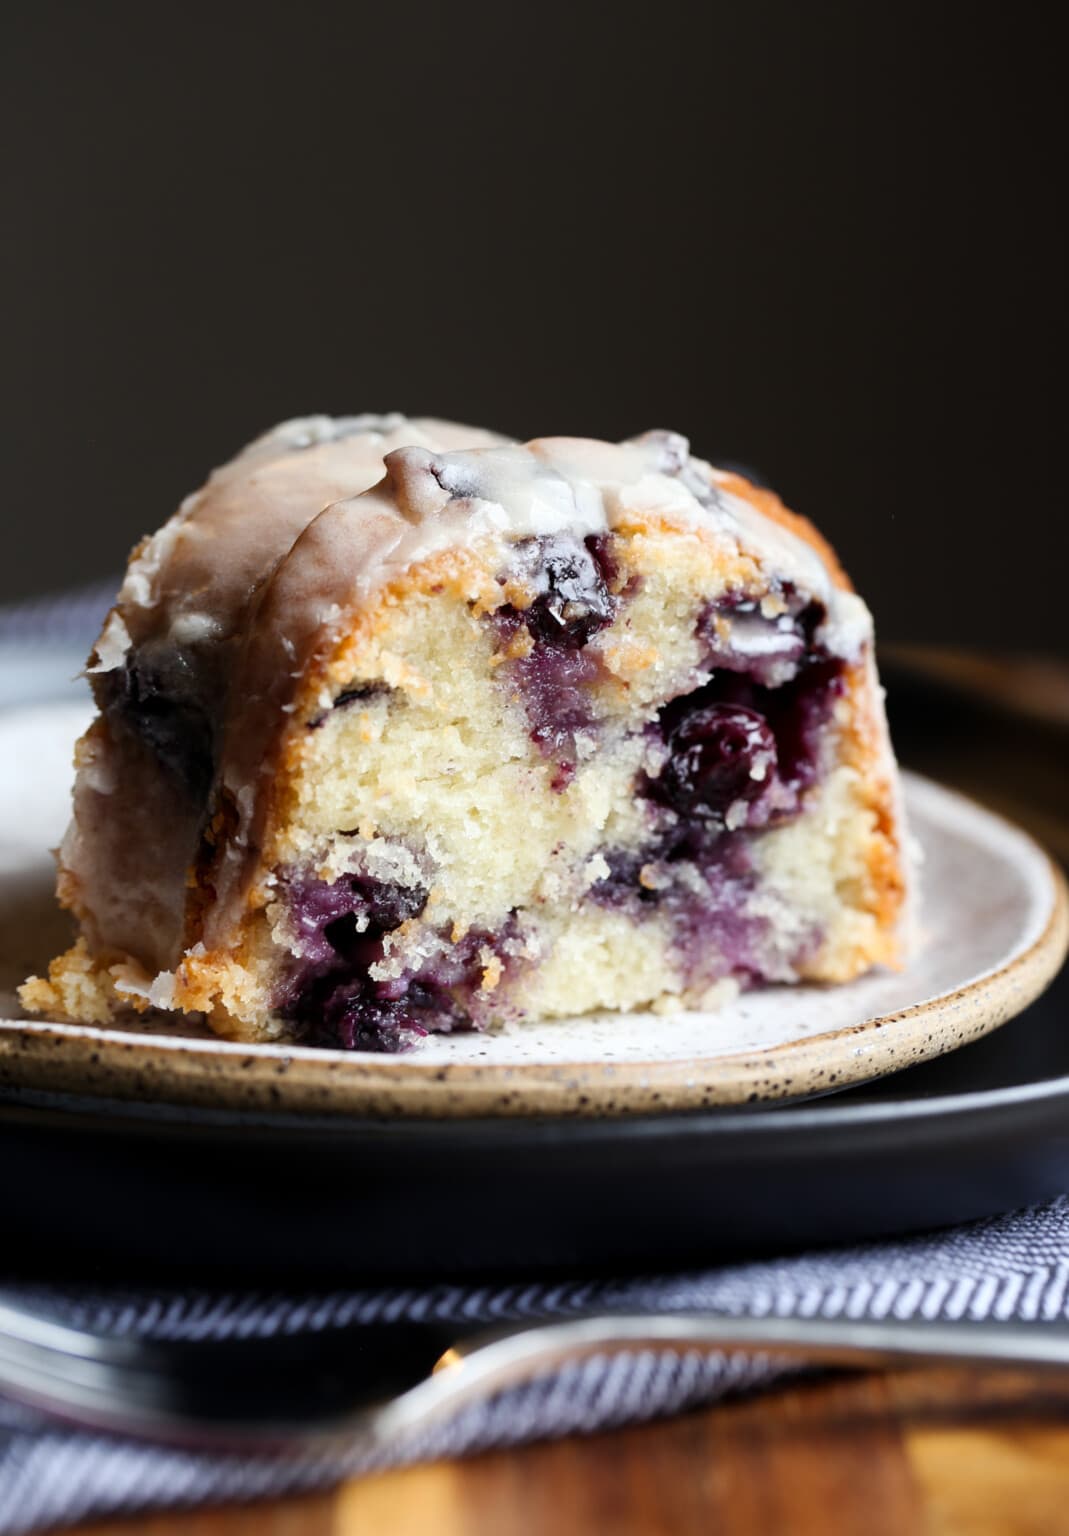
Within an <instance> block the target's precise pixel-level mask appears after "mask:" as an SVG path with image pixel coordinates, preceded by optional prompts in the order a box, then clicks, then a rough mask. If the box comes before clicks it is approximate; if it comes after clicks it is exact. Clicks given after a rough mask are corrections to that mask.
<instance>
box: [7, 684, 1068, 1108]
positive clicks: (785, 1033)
mask: <svg viewBox="0 0 1069 1536" xmlns="http://www.w3.org/2000/svg"><path fill="white" fill-rule="evenodd" d="M83 723H84V712H83V711H81V710H78V709H76V708H74V709H72V708H70V707H68V706H48V707H43V706H42V707H40V708H37V709H30V710H21V711H17V712H12V713H10V714H8V715H6V716H3V717H0V935H2V938H0V1084H7V1085H17V1086H20V1087H29V1088H33V1089H47V1090H54V1091H59V1092H67V1093H70V1092H77V1093H80V1094H90V1095H94V1094H95V1095H105V1096H108V1097H110V1098H117V1099H126V1098H136V1099H139V1100H141V1101H142V1102H144V1101H146V1100H147V1101H153V1102H158V1103H170V1104H194V1105H208V1106H215V1107H218V1108H222V1109H229V1110H233V1109H255V1110H259V1111H264V1110H266V1111H280V1110H281V1111H286V1112H298V1113H307V1112H327V1113H337V1114H345V1115H350V1116H351V1115H363V1116H368V1115H370V1116H378V1115H390V1116H404V1117H411V1116H424V1117H425V1116H431V1117H446V1116H448V1117H458V1116H459V1117H474V1116H487V1115H492V1116H510V1117H514V1116H518V1115H535V1114H537V1115H547V1114H549V1115H562V1114H563V1115H582V1116H587V1117H590V1116H594V1117H600V1116H605V1115H614V1114H623V1113H641V1112H644V1113H650V1112H660V1111H663V1110H668V1109H672V1110H681V1109H695V1108H700V1107H703V1106H707V1105H732V1104H744V1103H748V1102H754V1101H759V1100H773V1099H784V1098H792V1097H798V1096H804V1095H809V1094H814V1093H823V1092H826V1091H828V1090H830V1089H837V1088H841V1087H845V1086H847V1085H849V1084H851V1083H857V1082H861V1081H864V1080H867V1079H871V1078H874V1077H877V1076H880V1075H882V1074H886V1073H889V1072H893V1071H895V1070H897V1069H898V1068H901V1067H905V1066H909V1065H912V1064H915V1063H917V1062H920V1061H925V1060H927V1059H929V1058H931V1057H934V1056H938V1055H941V1054H942V1053H944V1052H947V1051H950V1050H953V1049H954V1048H955V1047H957V1046H960V1045H962V1044H964V1043H965V1042H967V1041H971V1040H975V1039H977V1038H978V1037H979V1036H981V1035H984V1034H986V1033H988V1032H989V1031H990V1030H993V1029H995V1028H997V1027H998V1026H999V1025H1000V1024H1002V1023H1004V1022H1005V1021H1006V1020H1007V1019H1009V1018H1011V1017H1012V1016H1013V1015H1014V1014H1017V1013H1019V1012H1020V1011H1021V1010H1022V1009H1023V1008H1024V1007H1026V1006H1027V1004H1028V1003H1030V1002H1031V1001H1032V1000H1033V999H1034V998H1035V997H1036V996H1037V995H1038V994H1039V993H1040V992H1041V991H1042V989H1043V988H1044V987H1045V986H1046V984H1047V983H1048V981H1049V980H1050V979H1051V977H1052V976H1053V975H1054V973H1055V971H1056V970H1057V969H1058V966H1059V965H1060V963H1061V961H1062V959H1063V957H1064V954H1065V949H1066V936H1067V926H1069V924H1067V903H1066V894H1065V887H1064V883H1063V881H1062V879H1061V876H1060V875H1059V874H1058V873H1057V872H1056V870H1055V869H1054V867H1053V866H1052V864H1051V863H1050V861H1049V859H1048V858H1047V856H1046V855H1045V854H1044V853H1043V852H1042V851H1041V850H1040V849H1039V848H1038V847H1037V846H1036V845H1035V843H1033V842H1032V841H1031V839H1029V838H1028V837H1027V836H1026V835H1025V834H1024V833H1022V832H1020V831H1018V830H1017V829H1015V828H1014V827H1012V826H1009V825H1008V824H1007V823H1005V822H1004V821H1001V820H1000V819H998V818H997V817H995V816H993V815H991V814H990V813H988V812H986V811H984V810H981V809H980V808H979V807H978V806H976V805H974V804H972V803H971V802H969V801H967V800H965V799H963V798H962V797H960V796H958V795H955V794H953V793H951V792H949V791H947V790H945V789H941V788H939V787H938V786H936V785H934V784H932V783H929V782H927V781H925V780H922V779H917V778H913V777H908V778H907V784H906V794H907V806H908V813H909V817H910V823H911V826H912V830H913V833H914V835H915V837H916V839H917V842H918V844H919V846H920V848H921V850H922V853H923V859H924V862H923V869H922V876H921V902H920V911H919V928H920V936H919V944H918V949H917V953H916V955H915V958H914V959H913V961H912V963H911V964H910V966H909V968H908V970H907V971H906V972H905V973H903V974H900V975H894V974H889V973H874V974H872V975H869V976H866V977H864V978H862V979H861V980H859V981H857V982H853V983H851V984H849V985H847V986H841V987H815V986H802V987H781V988H771V989H767V990H765V991H761V992H756V993H752V994H749V995H746V996H744V997H743V998H741V999H740V1000H739V1001H738V1002H736V1003H735V1004H733V1005H731V1006H729V1007H727V1008H725V1009H723V1010H722V1011H720V1012H718V1013H713V1014H705V1013H693V1012H690V1013H680V1014H677V1015H673V1016H667V1017H664V1016H657V1015H650V1014H622V1015H621V1014H601V1015H591V1016H586V1017H583V1018H576V1019H567V1020H560V1021H556V1022H553V1023H551V1024H541V1025H529V1026H523V1027H516V1028H513V1029H509V1030H505V1031H502V1032H501V1033H496V1034H486V1035H456V1036H441V1037H437V1038H431V1039H429V1040H427V1041H426V1042H424V1043H422V1044H421V1045H420V1046H419V1047H417V1048H416V1049H415V1050H414V1051H412V1052H410V1053H408V1054H407V1055H404V1056H398V1057H390V1056H382V1055H371V1054H364V1053H348V1052H337V1051H325V1050H313V1049H309V1048H301V1047H295V1046H279V1045H271V1046H259V1047H249V1046H245V1045H237V1044H233V1043H230V1042H225V1041H222V1040H218V1039H215V1038H214V1037H212V1036H210V1035H207V1034H206V1033H205V1032H204V1031H197V1030H194V1029H189V1030H185V1031H183V1030H181V1029H180V1028H176V1026H175V1024H174V1022H173V1021H171V1020H166V1021H160V1022H157V1023H145V1022H144V1021H138V1022H137V1023H136V1024H133V1025H131V1026H130V1027H129V1028H110V1029H95V1028H88V1027H81V1026H71V1025H63V1024H54V1023H49V1022H47V1021H41V1020H30V1019H27V1018H25V1017H23V1016H21V1015H20V1010H19V1009H18V1005H17V1002H16V1001H15V998H14V993H13V988H14V985H15V983H16V982H17V981H18V980H19V979H21V978H22V977H23V976H24V975H25V974H26V973H27V972H28V971H30V970H32V969H35V968H40V967H41V966H42V965H43V963H44V962H45V961H46V960H47V958H48V956H49V954H51V953H53V952H55V950H56V949H57V948H58V947H60V946H61V944H62V943H63V942H64V937H65V935H64V920H63V919H62V917H61V916H60V915H59V914H57V913H56V911H55V909H54V905H53V903H52V899H51V871H50V863H49V859H48V855H47V852H46V850H47V849H48V848H49V846H51V845H54V844H55V843H56V842H57V841H58V839H59V837H60V835H61V833H62V829H63V825H64V822H65V818H66V811H67V795H68V790H69V780H70V768H69V763H70V748H71V743H72V741H73V739H74V736H75V734H76V732H77V731H78V730H79V729H80V728H81V726H82V724H83Z"/></svg>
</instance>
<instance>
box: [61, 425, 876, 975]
mask: <svg viewBox="0 0 1069 1536" xmlns="http://www.w3.org/2000/svg"><path fill="white" fill-rule="evenodd" d="M743 484H744V482H739V481H738V480H736V479H735V477H733V476H730V475H726V474H722V473H721V472H720V471H717V470H715V469H713V468H712V467H711V466H709V465H708V464H706V463H704V462H703V461H701V460H698V459H695V458H692V457H691V456H690V453H689V447H688V444H687V441H686V439H685V438H683V437H681V436H679V435H678V434H676V433H672V432H664V431H658V432H649V433H646V434H644V435H643V436H642V437H639V438H635V439H632V440H631V441H629V442H625V443H621V444H610V443H605V442H599V441H594V440H590V439H583V438H569V437H555V438H541V439H536V440H535V441H533V442H530V443H527V444H523V445H521V444H516V443H512V442H510V441H508V440H507V439H505V438H503V437H501V436H499V435H497V434H496V433H493V432H488V431H484V430H481V429H478V428H474V427H467V426H460V425H457V424H454V423H449V422H443V421H437V420H432V419H425V418H420V419H415V420H408V419H406V418H405V417H403V416H400V415H390V416H355V417H339V418H331V417H326V416H313V417H306V418H301V419H298V420H295V421H290V422H286V423H283V424H282V425H281V426H279V427H276V428H274V430H272V431H271V432H268V433H267V434H265V435H264V436H263V437H261V438H258V439H257V440H256V441H255V442H253V443H252V444H251V445H250V446H249V447H247V448H245V449H244V450H243V451H242V452H241V453H240V454H238V456H237V457H236V458H235V459H233V460H232V461H231V462H230V463H229V464H227V465H225V466H223V467H222V468H221V469H218V470H216V471H215V472H214V473H213V474H212V475H211V477H210V478H209V480H208V481H207V483H206V485H205V486H204V487H203V489H202V490H200V491H198V492H196V493H195V494H194V495H193V496H191V497H189V498H188V499H187V500H186V501H185V502H184V503H183V504H182V506H181V507H180V508H179V510H178V512H177V513H176V514H175V515H174V517H172V518H171V519H170V521H169V522H167V523H166V524H164V526H163V527H162V528H161V529H160V530H159V532H157V533H156V534H154V535H153V536H152V537H151V538H149V539H147V540H145V541H144V542H143V543H142V544H141V545H140V546H139V548H138V549H137V550H136V551H135V552H134V555H133V557H132V559H131V562H130V566H129V569H128V571H127V574H126V578H125V580H124V582H123V586H122V588H121V591H120V593H119V596H118V599H117V603H116V606H115V608H114V609H113V611H112V613H111V614H110V615H109V617H108V619H107V621H106V623H105V626H104V629H103V631H102V633H101V636H100V639H99V640H98V642H97V646H96V648H95V651H94V653H93V656H92V657H91V658H90V666H89V669H88V670H89V672H90V673H91V674H94V676H93V682H94V689H95V692H96V694H97V698H98V701H99V702H100V704H101V708H102V711H103V712H104V713H105V714H108V712H109V710H110V709H112V708H114V707H115V700H116V699H119V701H120V703H121V701H122V699H123V698H124V697H126V698H127V699H132V702H133V703H134V704H135V705H138V704H139V703H140V702H142V701H143V700H144V699H145V698H146V697H147V698H148V699H149V700H150V704H151V701H152V700H153V699H159V700H163V701H164V702H165V705H166V707H167V708H168V709H169V710H172V711H173V710H176V709H177V711H178V713H179V717H180V718H181V719H187V718H188V719H189V720H190V721H192V722H193V723H194V727H195V728H197V729H199V728H200V726H201V725H206V727H207V735H208V739H209V740H210V759H211V760H210V764H209V769H210V773H211V775H212V776H213V784H214V790H213V793H214V794H215V795H218V793H219V792H220V790H225V791H226V793H227V797H228V800H229V803H230V806H231V808H232V812H233V816H234V818H235V824H234V825H233V826H232V828H231V835H230V837H229V838H228V841H227V844H226V848H225V851H224V854H223V858H222V861H221V862H220V864H219V865H218V867H217V868H216V870H215V872H214V875H213V882H214V888H215V897H216V900H215V906H214V909H212V910H210V911H209V912H208V914H207V916H206V919H205V935H206V937H208V936H209V935H208V929H209V928H215V929H216V932H217V936H218V934H219V932H220V931H221V929H222V928H224V927H225V923H226V922H227V921H228V918H232V917H233V916H234V914H235V912H236V910H237V903H239V902H240V899H241V896H242V893H243V891H244V890H245V888H246V886H247V882H248V878H249V872H250V867H251V863H250V861H253V860H254V858H255V854H256V850H257V846H258V842H259V838H260V834H261V830H262V820H263V814H264V804H265V801H266V798H267V796H266V794H265V791H266V789H267V788H268V786H269V784H270V782H271V775H272V773H273V769H274V762H275V757H276V752H275V748H276V747H277V745H278V743H279V741H280V740H281V738H282V736H283V734H284V731H285V728H286V725H287V723H288V721H289V719H290V717H291V714H292V712H293V710H294V709H295V708H296V707H297V706H296V703H295V700H296V699H297V698H298V697H299V695H300V690H301V687H302V683H303V680H304V679H305V678H306V676H307V675H308V671H309V667H310V665H311V663H312V661H313V659H314V658H316V657H317V656H318V657H322V656H325V655H328V654H329V653H330V652H331V650H332V647H333V645H334V644H335V643H336V642H337V640H338V639H340V638H341V636H342V635H343V633H344V631H345V628H346V619H347V617H350V616H351V615H352V614H353V613H354V611H356V610H358V609H359V608H360V607H361V606H362V605H364V604H366V603H367V602H368V601H369V600H371V599H373V598H374V595H375V593H376V592H377V591H379V590H380V589H381V588H383V587H384V586H386V585H387V584H388V583H389V582H391V581H392V580H394V579H395V578H396V577H398V576H400V575H401V574H402V573H403V572H404V571H405V570H406V569H407V568H408V567H410V566H411V565H413V564H414V563H417V562H420V561H422V560H424V559H426V558H429V557H430V556H432V555H434V554H435V553H437V552H439V551H442V550H446V549H452V548H458V547H460V548H463V547H473V546H476V545H477V546H479V548H480V551H481V553H482V555H483V558H484V559H485V558H489V559H491V560H493V558H494V545H495V544H496V543H500V545H501V560H500V567H501V568H502V569H503V568H505V566H506V565H507V564H508V558H507V546H508V545H509V544H511V543H513V542H515V541H516V540H519V539H523V538H528V537H531V536H546V535H549V536H552V535H554V534H561V533H569V534H572V535H574V536H577V537H579V538H583V537H586V536H589V535H591V534H594V535H596V534H599V533H604V532H608V531H611V530H612V529H613V528H614V527H616V526H618V525H620V524H621V523H623V522H626V521H630V522H633V521H635V519H636V518H637V519H639V520H642V519H646V518H648V519H650V520H653V521H657V520H664V521H667V522H669V523H675V524H677V525H680V526H683V527H700V528H704V529H707V530H710V531H717V532H722V533H723V534H724V535H725V536H726V537H728V538H730V539H732V540H733V541H734V542H735V543H736V544H737V545H738V547H739V548H740V549H741V550H742V551H743V552H744V553H748V554H750V555H751V556H752V557H753V558H754V559H755V560H756V562H757V563H758V564H759V565H760V566H761V567H762V568H763V569H764V570H765V571H766V572H767V574H768V576H769V579H770V580H772V579H775V580H777V581H779V582H781V583H788V582H789V583H792V584H794V585H795V586H796V587H797V588H798V590H799V591H800V592H802V593H804V594H806V595H808V596H810V597H813V598H816V599H819V600H820V601H821V603H822V604H823V605H824V608H825V610H826V614H827V617H826V620H825V622H824V624H823V625H822V628H821V633H820V636H819V639H820V643H821V644H822V646H823V647H824V648H825V649H826V651H828V652H829V653H831V654H834V655H839V656H843V657H846V658H848V659H854V658H855V657H857V656H858V655H859V654H860V652H861V650H862V648H863V646H864V644H865V642H866V640H867V639H868V637H869V635H870V634H871V621H870V619H869V615H868V611H867V609H866V608H865V606H864V604H863V603H862V602H861V600H860V599H859V598H858V597H856V596H855V595H854V594H853V593H852V592H850V591H849V590H848V589H847V588H846V587H845V586H844V585H843V584H842V582H841V580H840V579H837V576H836V572H835V570H834V569H833V564H834V560H833V557H832V556H831V555H830V553H829V555H828V559H827V560H825V559H824V558H822V555H821V553H820V552H819V551H818V548H817V547H815V546H814V545H813V544H811V543H810V542H809V541H808V540H807V539H806V538H803V537H800V536H799V534H798V533H796V532H795V531H793V528H792V527H791V526H789V525H787V524H785V523H784V522H781V521H780V520H779V519H778V518H777V517H774V516H771V515H766V514H765V513H764V512H763V511H762V510H760V508H759V507H758V506H756V505H754V504H753V503H752V502H751V501H750V500H748V499H746V497H745V496H743V495H740V494H737V493H736V492H737V490H738V488H739V487H740V486H741V485H743ZM739 639H740V640H741V631H740V636H739ZM756 643H760V636H757V637H756ZM125 750H126V749H125V748H124V747H123V745H122V743H121V741H119V740H118V739H116V738H115V737H114V736H110V737H109V736H108V735H104V736H100V737H98V739H97V740H96V743H95V745H94V747H93V750H92V754H91V758H86V759H85V763H86V766H85V767H84V768H83V773H82V775H81V777H80V792H79V794H78V796H77V797H76V804H77V816H76V825H75V826H72V829H71V833H70V834H69V836H68V839H67V842H66V843H65V845H64V850H63V856H62V862H63V864H64V867H65V868H66V870H67V871H68V872H69V873H70V875H71V876H72V878H73V879H74V881H75V883H76V884H77V885H78V886H79V887H80V888H81V891H82V895H83V898H84V905H85V907H86V908H87V909H88V910H91V911H92V912H93V913H94V918H95V920H96V921H97V924H98V929H99V933H98V937H99V938H101V939H102V940H106V937H107V929H108V928H109V927H110V926H112V924H110V923H109V921H108V920H107V913H108V909H109V903H110V904H111V905H112V906H113V907H115V921H114V930H115V931H116V932H118V931H120V930H122V929H125V931H130V929H131V926H132V925H133V926H134V927H136V928H138V929H139V930H140V931H141V932H142V935H143V937H142V944H141V948H142V950H143V952H144V953H145V954H146V955H149V954H151V955H155V956H156V958H157V960H158V963H159V964H160V965H161V967H163V966H166V965H168V964H173V963H174V961H175V959H176V958H177V954H178V951H177V950H176V949H175V938H176V934H177V933H178V932H180V929H181V919H180V914H181V911H182V909H183V907H184V903H185V893H186V885H185V882H186V872H187V870H188V869H189V867H190V865H191V864H192V862H193V860H194V858H195V856H196V850H197V846H198V843H199V839H200V836H201V831H202V828H203V824H204V817H205V814H206V812H208V811H209V808H210V806H211V804H212V803H213V801H212V800H211V799H209V797H208V790H209V785H208V783H207V782H203V783H201V784H200V787H199V788H198V789H197V790H196V791H195V792H193V793H192V794H191V796H190V799H189V803H188V805H186V806H185V807H184V808H181V807H178V806H176V805H175V803H174V796H173V790H172V789H169V788H167V787H166V786H164V785H161V786H160V787H159V789H158V791H157V789H156V788H155V787H154V786H153V785H151V784H150V783H149V782H147V781H141V780H139V781H138V788H137V792H136V797H137V799H138V801H139V805H138V810H137V812H136V819H137V821H138V827H137V829H135V832H136V833H137V834H141V833H143V846H142V852H141V861H142V867H141V870H140V881H139V887H138V888H137V889H135V888H133V887H131V889H129V890H128V891H127V892H126V894H125V896H124V897H123V899H122V902H121V913H120V911H119V909H118V906H117V905H116V903H117V901H118V898H117V896H116V893H115V891H114V890H111V889H106V888H105V887H106V885H107V882H106V881H105V879H104V877H103V873H102V869H101V867H100V866H101V865H103V864H104V863H105V862H107V861H108V860H110V861H111V862H112V863H113V864H114V862H115V860H116V859H117V858H118V856H119V852H118V850H117V849H115V848H112V847H111V843H110V838H111V833H110V832H109V830H108V829H109V826H110V823H111V820H112V818H111V816H110V812H109V808H108V804H107V802H108V799H109V796H110V794H111V793H112V791H113V789H114V788H118V787H120V786H121V785H122V783H123V782H124V770H123V768H122V759H123V754H124V752H125ZM131 771H132V770H131ZM165 791H166V793H165ZM165 801H166V803H164V802H165ZM164 819H166V824H167V827H168V848H167V850H164V848H163V847H162V846H161V847H160V850H159V858H158V861H157V867H155V868H144V867H143V866H144V862H145V847H144V845H145V844H147V845H149V846H151V845H152V843H153V841H158V840H159V837H160V831H159V829H160V827H161V825H162V824H163V821H164ZM142 823H143V826H142V825H141V824H142ZM127 831H128V832H129V831H130V828H129V827H128V828H127ZM94 850H95V851H94ZM149 863H150V864H151V860H150V861H149ZM112 884H114V882H112ZM150 888H151V892H152V900H151V902H150V901H148V900H145V899H144V897H145V895H146V893H147V892H148V890H149V889H150ZM138 903H140V904H141V905H142V906H143V907H144V909H145V910H144V914H143V915H142V914H141V913H140V912H139V911H138V910H136V909H137V907H138ZM120 919H121V920H120ZM209 942H210V939H209Z"/></svg>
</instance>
